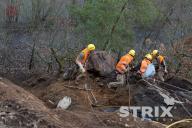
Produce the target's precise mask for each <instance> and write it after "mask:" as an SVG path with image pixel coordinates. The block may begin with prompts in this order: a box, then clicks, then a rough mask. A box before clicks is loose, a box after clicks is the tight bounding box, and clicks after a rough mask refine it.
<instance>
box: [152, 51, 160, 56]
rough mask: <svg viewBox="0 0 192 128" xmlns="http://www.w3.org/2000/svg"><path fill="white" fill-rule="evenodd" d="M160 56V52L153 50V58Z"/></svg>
mask: <svg viewBox="0 0 192 128" xmlns="http://www.w3.org/2000/svg"><path fill="white" fill-rule="evenodd" d="M158 54H159V51H158V50H153V52H152V53H151V55H152V56H157V55H158Z"/></svg>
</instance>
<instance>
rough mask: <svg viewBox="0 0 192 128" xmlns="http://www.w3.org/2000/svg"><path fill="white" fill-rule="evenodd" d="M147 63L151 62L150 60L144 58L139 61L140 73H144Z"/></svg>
mask: <svg viewBox="0 0 192 128" xmlns="http://www.w3.org/2000/svg"><path fill="white" fill-rule="evenodd" d="M149 64H151V61H149V60H148V59H146V58H145V59H144V60H143V61H142V62H141V67H140V72H141V74H144V73H145V71H146V70H147V67H148V65H149Z"/></svg>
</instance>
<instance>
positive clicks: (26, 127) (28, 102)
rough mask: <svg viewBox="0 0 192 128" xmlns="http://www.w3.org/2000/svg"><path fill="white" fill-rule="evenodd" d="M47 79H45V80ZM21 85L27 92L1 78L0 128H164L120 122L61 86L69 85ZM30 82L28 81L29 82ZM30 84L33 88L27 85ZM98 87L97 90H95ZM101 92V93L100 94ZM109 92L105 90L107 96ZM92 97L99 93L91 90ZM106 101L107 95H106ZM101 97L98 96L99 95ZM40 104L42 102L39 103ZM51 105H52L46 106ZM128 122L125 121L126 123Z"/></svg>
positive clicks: (83, 94)
mask: <svg viewBox="0 0 192 128" xmlns="http://www.w3.org/2000/svg"><path fill="white" fill-rule="evenodd" d="M46 78H47V77H46ZM40 79H41V80H37V83H36V84H35V85H34V82H35V79H33V82H30V81H28V82H29V83H27V82H25V84H26V86H27V85H28V87H27V89H29V90H30V91H31V92H32V93H33V94H35V95H36V96H37V97H38V98H37V97H36V96H34V95H33V94H31V93H29V92H28V91H25V90H24V89H22V88H21V87H19V86H17V85H15V84H13V83H11V82H10V81H8V80H6V79H3V80H1V81H0V95H1V97H0V99H1V101H0V110H1V111H0V122H1V123H0V127H2V128H67V127H71V128H77V127H78V128H102V127H103V128H104V127H105V128H117V127H118V128H125V127H129V128H139V127H142V128H164V127H165V126H164V125H162V124H160V123H156V122H151V121H141V120H140V119H136V120H133V118H132V117H129V118H126V119H121V118H120V117H119V116H118V114H117V113H116V112H110V113H108V112H102V111H99V110H95V109H93V108H92V107H91V106H90V105H89V101H88V100H87V96H86V91H84V90H78V89H70V88H68V87H64V85H68V84H69V82H62V81H60V80H59V81H57V82H54V83H52V84H50V85H49V84H48V83H47V80H45V81H44V80H43V77H41V78H40ZM31 80H32V79H31ZM30 83H32V85H33V87H32V86H30ZM98 88H99V87H98ZM104 92H105V91H104ZM111 92H112V93H113V91H109V92H108V93H109V94H111ZM96 93H98V94H97V95H96V97H97V98H98V97H99V94H102V93H103V92H102V90H101V89H98V90H97V91H94V94H96ZM66 95H67V96H70V97H71V98H72V105H71V107H70V108H69V109H68V110H61V109H55V106H56V104H57V102H58V101H59V100H60V99H61V98H62V97H63V96H66ZM105 95H106V97H103V98H104V99H105V98H107V97H108V96H109V95H108V94H107V93H106V94H105ZM100 97H101V96H100ZM42 101H43V102H42ZM50 101H51V102H53V104H51V103H50ZM128 119H129V120H128Z"/></svg>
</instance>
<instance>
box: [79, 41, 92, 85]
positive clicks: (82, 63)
mask: <svg viewBox="0 0 192 128" xmlns="http://www.w3.org/2000/svg"><path fill="white" fill-rule="evenodd" d="M94 50H95V45H94V44H89V45H88V46H87V47H86V48H85V49H83V50H82V51H81V52H80V54H79V55H78V56H77V58H76V64H77V65H78V67H79V69H80V72H81V74H80V75H79V76H78V77H77V78H76V82H77V81H78V80H79V79H80V78H82V77H84V76H85V72H86V69H85V65H86V62H87V60H88V57H89V55H90V53H91V52H92V51H94Z"/></svg>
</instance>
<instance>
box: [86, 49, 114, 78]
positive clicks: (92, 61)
mask: <svg viewBox="0 0 192 128" xmlns="http://www.w3.org/2000/svg"><path fill="white" fill-rule="evenodd" d="M115 65H116V61H115V59H114V57H113V56H112V55H111V54H109V53H107V52H105V51H95V52H93V53H92V54H91V55H90V56H89V59H88V61H87V64H86V69H87V71H89V72H93V73H95V74H97V75H99V76H108V75H110V74H111V73H113V72H114V71H115Z"/></svg>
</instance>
